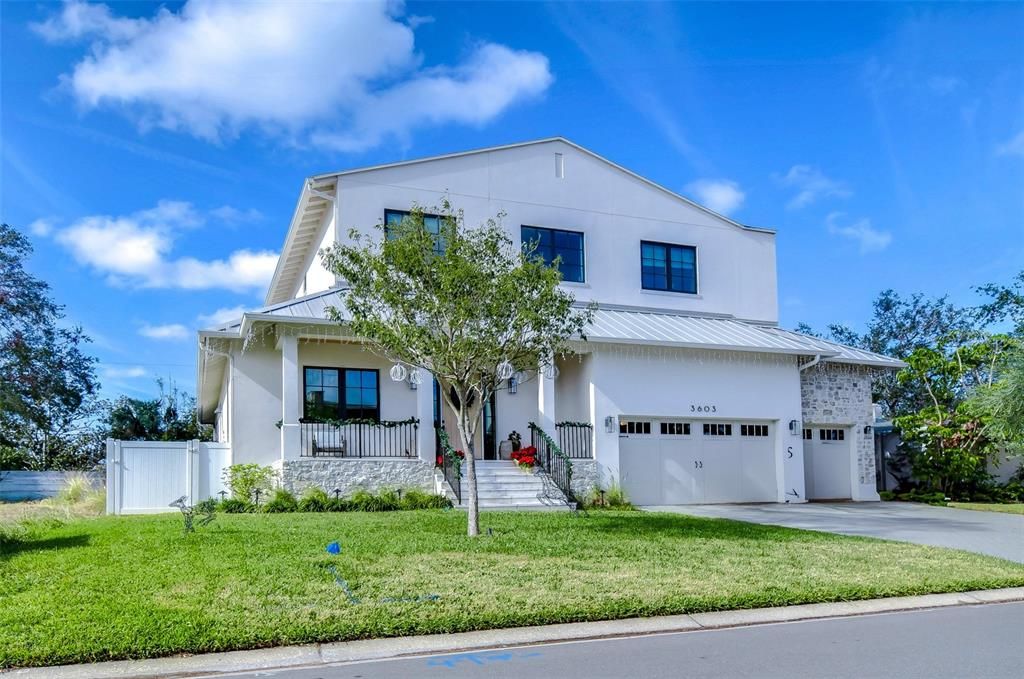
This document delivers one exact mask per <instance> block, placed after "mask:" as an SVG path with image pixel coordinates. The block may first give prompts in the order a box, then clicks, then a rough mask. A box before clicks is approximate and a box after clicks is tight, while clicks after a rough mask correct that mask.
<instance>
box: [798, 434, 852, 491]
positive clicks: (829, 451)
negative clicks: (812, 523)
mask: <svg viewBox="0 0 1024 679" xmlns="http://www.w3.org/2000/svg"><path fill="white" fill-rule="evenodd" d="M851 443H852V437H851V436H850V430H849V429H848V428H845V427H811V428H809V429H804V481H805V482H806V484H807V499H808V500H849V499H850V497H852V494H853V490H852V487H851V483H850V479H851V475H850V466H851V448H850V446H851Z"/></svg>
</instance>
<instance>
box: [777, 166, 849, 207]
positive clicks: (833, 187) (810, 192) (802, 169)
mask: <svg viewBox="0 0 1024 679" xmlns="http://www.w3.org/2000/svg"><path fill="white" fill-rule="evenodd" d="M775 180H776V181H777V182H779V183H780V184H781V185H783V186H785V187H788V188H792V189H796V191H797V192H796V195H795V196H793V199H792V200H790V201H789V204H788V207H790V208H792V209H794V210H795V209H799V208H802V207H806V206H807V205H810V204H811V203H813V202H815V201H817V200H818V199H820V198H848V197H850V196H851V195H853V192H852V191H851V190H850V188H849V187H848V186H847V185H846V183H845V182H841V181H838V180H835V179H830V178H828V177H826V176H825V175H824V173H822V171H821V170H819V169H818V168H816V167H812V166H810V165H794V166H793V167H791V168H789V172H787V173H786V174H784V175H778V174H777V175H775Z"/></svg>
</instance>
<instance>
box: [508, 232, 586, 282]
mask: <svg viewBox="0 0 1024 679" xmlns="http://www.w3.org/2000/svg"><path fill="white" fill-rule="evenodd" d="M520 236H521V239H522V241H523V250H526V249H527V248H529V247H530V244H531V243H533V244H535V246H536V249H535V250H534V251H533V254H534V255H535V256H537V257H540V258H541V259H543V260H544V263H545V264H547V265H549V266H550V265H551V263H552V262H554V261H555V259H556V258H560V259H559V260H558V272H559V273H560V274H562V280H563V281H570V282H572V283H582V282H583V281H584V278H585V273H586V272H585V270H584V269H585V267H584V261H583V234H582V233H580V232H578V231H564V230H562V229H545V228H541V227H539V226H523V227H522V230H521V232H520Z"/></svg>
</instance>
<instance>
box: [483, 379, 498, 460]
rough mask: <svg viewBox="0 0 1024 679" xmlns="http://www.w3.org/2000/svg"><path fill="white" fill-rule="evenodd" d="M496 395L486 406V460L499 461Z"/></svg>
mask: <svg viewBox="0 0 1024 679" xmlns="http://www.w3.org/2000/svg"><path fill="white" fill-rule="evenodd" d="M495 411H496V408H495V394H494V392H491V398H490V399H488V401H487V403H485V404H484V459H485V460H497V459H498V427H497V423H496V422H495V420H496V418H495Z"/></svg>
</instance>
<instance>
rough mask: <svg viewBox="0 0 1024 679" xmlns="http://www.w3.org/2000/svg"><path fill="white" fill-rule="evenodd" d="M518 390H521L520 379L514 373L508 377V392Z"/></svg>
mask: <svg viewBox="0 0 1024 679" xmlns="http://www.w3.org/2000/svg"><path fill="white" fill-rule="evenodd" d="M517 391H519V380H517V379H516V376H515V375H513V376H512V377H510V378H508V393H510V394H514V393H516V392H517Z"/></svg>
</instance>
